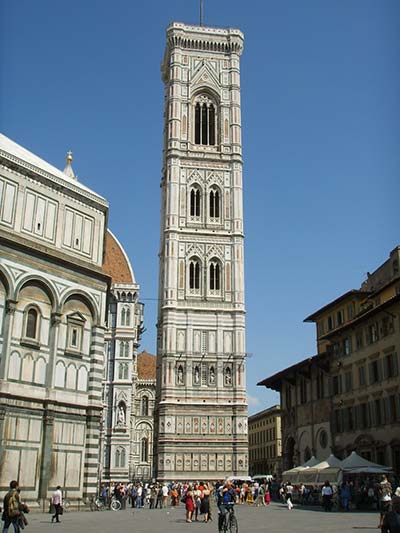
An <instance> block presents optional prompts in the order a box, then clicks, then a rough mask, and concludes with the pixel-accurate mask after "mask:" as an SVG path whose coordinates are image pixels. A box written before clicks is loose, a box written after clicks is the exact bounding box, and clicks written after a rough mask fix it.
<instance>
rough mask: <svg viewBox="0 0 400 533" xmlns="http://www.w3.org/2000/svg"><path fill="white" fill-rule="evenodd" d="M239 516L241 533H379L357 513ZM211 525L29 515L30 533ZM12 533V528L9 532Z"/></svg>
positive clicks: (141, 513) (178, 513)
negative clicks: (57, 520) (58, 519)
mask: <svg viewBox="0 0 400 533" xmlns="http://www.w3.org/2000/svg"><path fill="white" fill-rule="evenodd" d="M235 512H236V516H237V518H238V522H239V531H240V533H253V532H255V533H257V532H265V531H271V532H274V533H275V532H277V533H297V532H298V533H347V532H353V533H357V531H359V532H363V533H364V532H365V533H367V532H368V531H375V532H376V531H378V529H377V525H378V521H379V518H378V514H377V513H376V512H374V513H356V512H350V513H345V512H331V513H325V512H323V511H322V510H321V509H316V508H307V509H305V508H301V507H295V508H294V509H293V510H292V511H289V510H288V509H287V508H286V507H285V506H283V505H282V504H279V503H272V504H271V505H270V506H269V507H249V506H242V505H237V506H236V507H235ZM216 518H217V517H216V515H215V520H214V521H212V522H209V523H207V524H205V523H203V522H193V523H191V524H187V523H186V521H185V511H184V506H183V505H181V506H180V507H178V508H168V509H163V510H160V509H155V510H150V509H134V510H132V509H130V508H127V509H126V510H122V511H117V512H113V511H102V512H99V511H97V512H89V511H88V512H80V513H77V512H68V513H65V514H64V515H63V516H62V517H61V520H62V522H61V523H60V524H51V522H50V520H51V516H50V515H49V514H42V513H32V514H30V515H28V519H29V525H28V526H27V528H26V532H27V533H39V532H40V533H42V532H44V533H45V532H47V531H52V532H54V531H57V532H60V531H62V532H64V533H75V532H77V533H78V532H79V533H117V532H120V531H121V532H124V533H128V532H130V531H134V532H135V533H153V532H156V533H169V532H171V533H175V532H176V531H178V532H179V531H186V532H192V533H215V532H216V531H217V520H216ZM9 531H10V532H12V527H11V528H10V530H9Z"/></svg>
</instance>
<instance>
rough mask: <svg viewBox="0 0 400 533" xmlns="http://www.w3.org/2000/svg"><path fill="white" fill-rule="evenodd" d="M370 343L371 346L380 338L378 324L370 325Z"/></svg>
mask: <svg viewBox="0 0 400 533" xmlns="http://www.w3.org/2000/svg"><path fill="white" fill-rule="evenodd" d="M367 337H368V343H369V344H372V343H374V342H376V341H377V340H378V339H379V337H378V328H377V325H376V324H370V325H369V326H368V335H367Z"/></svg>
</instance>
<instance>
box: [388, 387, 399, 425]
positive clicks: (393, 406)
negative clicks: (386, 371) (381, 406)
mask: <svg viewBox="0 0 400 533" xmlns="http://www.w3.org/2000/svg"><path fill="white" fill-rule="evenodd" d="M388 406H389V413H388V414H389V417H388V418H389V420H388V422H389V423H390V424H393V423H394V422H396V420H397V402H396V396H395V395H394V394H393V395H392V396H389V398H388Z"/></svg>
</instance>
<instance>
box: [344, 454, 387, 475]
mask: <svg viewBox="0 0 400 533" xmlns="http://www.w3.org/2000/svg"><path fill="white" fill-rule="evenodd" d="M342 470H343V471H344V472H345V473H349V474H350V473H354V474H357V473H366V474H386V473H390V472H392V471H393V469H392V468H390V467H389V466H384V465H379V464H377V463H373V462H372V461H368V460H367V459H364V457H361V455H358V453H356V452H351V454H350V455H349V456H348V457H346V459H344V460H343V461H342Z"/></svg>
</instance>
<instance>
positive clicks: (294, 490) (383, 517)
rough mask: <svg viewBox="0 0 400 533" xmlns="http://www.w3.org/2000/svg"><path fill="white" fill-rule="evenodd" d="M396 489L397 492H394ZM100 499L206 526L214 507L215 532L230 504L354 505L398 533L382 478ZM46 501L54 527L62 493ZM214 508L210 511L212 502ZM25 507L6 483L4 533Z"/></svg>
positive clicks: (136, 489) (143, 487) (163, 490)
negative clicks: (178, 513) (178, 511)
mask: <svg viewBox="0 0 400 533" xmlns="http://www.w3.org/2000/svg"><path fill="white" fill-rule="evenodd" d="M394 487H397V488H394ZM99 497H100V499H101V500H102V501H103V503H104V504H105V505H106V506H109V505H110V502H111V500H112V499H116V500H118V501H119V502H120V504H121V508H123V509H124V508H126V507H127V506H130V507H133V508H137V509H142V508H144V507H148V508H149V509H166V508H167V507H170V506H171V507H184V509H185V514H186V522H187V523H191V522H194V521H196V522H198V521H202V522H205V523H206V522H208V521H210V520H212V519H213V514H214V512H216V511H214V509H215V507H216V508H217V509H218V529H219V530H220V531H221V530H222V526H223V521H224V519H225V516H226V514H227V512H228V511H229V509H230V505H231V504H238V505H252V506H256V507H259V506H265V507H266V506H268V505H269V504H270V502H271V500H275V501H281V502H282V503H284V504H285V505H286V506H287V508H288V509H289V510H292V509H293V508H294V507H295V506H296V505H308V504H311V503H318V504H319V505H322V507H323V509H324V510H325V511H326V512H330V511H331V510H332V508H333V507H334V506H335V507H337V508H338V509H341V510H344V511H350V510H351V509H352V508H355V503H356V502H357V501H364V502H369V503H370V504H371V505H376V507H377V508H378V509H379V511H380V521H379V525H378V528H379V529H381V532H382V533H400V486H397V483H396V484H395V485H394V486H393V485H392V484H391V483H390V482H389V480H388V479H387V477H386V476H383V477H382V479H381V480H380V482H375V483H373V482H372V481H371V480H364V481H357V480H355V481H347V480H345V481H344V482H343V483H341V484H340V485H339V486H336V485H335V484H333V485H331V483H330V482H329V481H326V482H325V483H324V484H323V485H322V487H321V486H309V485H304V484H303V483H302V484H300V485H296V486H293V485H292V484H291V483H290V481H288V482H286V483H280V484H279V483H278V482H277V480H275V479H272V480H264V482H263V483H259V482H257V481H255V482H240V481H235V482H231V481H225V482H223V481H217V482H216V483H210V482H204V481H199V482H195V483H185V482H178V483H157V482H153V483H142V482H136V483H135V482H132V483H114V484H111V485H105V484H104V485H102V487H101V489H100V495H99ZM51 502H52V505H53V509H54V514H53V516H52V522H53V521H56V522H59V521H60V520H59V516H60V514H62V503H63V499H62V490H61V487H57V489H56V490H55V491H54V493H53V495H52V498H51ZM213 502H214V503H215V506H214V505H212V503H213ZM28 512H29V508H28V507H27V506H26V505H25V504H24V503H23V502H22V500H21V498H20V489H19V487H18V482H17V481H11V483H10V490H9V491H8V492H7V494H6V496H5V498H4V501H3V514H2V520H3V521H4V528H3V533H8V528H9V527H10V525H12V526H13V528H14V532H15V533H20V530H21V529H23V528H24V526H25V525H26V524H27V520H26V517H25V514H26V513H28Z"/></svg>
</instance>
